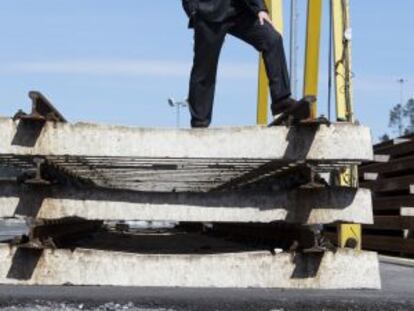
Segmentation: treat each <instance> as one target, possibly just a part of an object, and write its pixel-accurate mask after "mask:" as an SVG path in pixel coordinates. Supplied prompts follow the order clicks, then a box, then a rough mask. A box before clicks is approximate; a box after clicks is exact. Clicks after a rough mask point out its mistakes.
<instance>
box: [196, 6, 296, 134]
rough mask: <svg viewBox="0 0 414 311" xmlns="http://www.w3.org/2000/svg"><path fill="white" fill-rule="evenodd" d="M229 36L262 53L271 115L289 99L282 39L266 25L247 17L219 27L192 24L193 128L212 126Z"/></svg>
mask: <svg viewBox="0 0 414 311" xmlns="http://www.w3.org/2000/svg"><path fill="white" fill-rule="evenodd" d="M227 33H229V34H231V35H233V36H235V37H237V38H239V39H241V40H243V41H245V42H247V43H249V44H250V45H252V46H253V47H255V48H256V49H257V50H258V51H260V52H262V53H263V59H264V63H265V66H266V72H267V76H268V78H269V85H270V93H271V97H272V113H273V114H274V115H275V114H277V113H279V111H278V110H280V109H278V105H277V103H278V101H280V100H282V99H285V98H287V97H289V96H290V95H291V90H290V81H289V74H288V70H287V65H286V57H285V52H284V48H283V39H282V36H281V35H280V34H279V33H278V32H277V31H276V30H275V29H274V28H273V26H272V25H270V24H269V23H265V24H264V25H260V22H259V19H258V18H257V17H255V16H253V15H250V14H238V15H237V16H235V17H231V18H229V19H227V20H226V21H224V22H222V23H209V22H206V21H204V20H202V19H199V18H195V20H194V64H193V69H192V72H191V80H190V94H189V103H190V112H191V117H192V119H191V125H192V126H193V127H207V126H209V125H210V123H211V117H212V111H213V101H214V92H215V85H216V75H217V65H218V61H219V56H220V51H221V48H222V45H223V42H224V39H225V36H226V34H227Z"/></svg>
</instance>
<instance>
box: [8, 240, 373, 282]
mask: <svg viewBox="0 0 414 311" xmlns="http://www.w3.org/2000/svg"><path fill="white" fill-rule="evenodd" d="M17 251H18V250H16V249H11V248H10V247H8V246H3V247H1V248H0V259H1V261H0V262H1V265H0V283H2V284H27V285H33V284H38V285H62V284H73V285H114V286H115V285H116V286H141V287H165V286H167V287H213V288H214V287H220V288H300V289H306V288H307V289H338V288H341V289H346V288H369V289H377V288H380V280H379V266H378V258H377V255H376V254H375V253H370V252H355V251H352V250H341V251H338V252H336V253H329V252H328V253H325V254H324V255H321V256H320V257H318V258H316V257H314V256H312V255H309V256H305V255H297V256H295V257H294V258H293V257H292V256H293V255H291V254H277V255H272V254H271V253H270V252H244V253H229V254H218V255H214V254H212V255H195V254H194V255H173V254H171V255H160V254H153V255H152V254H127V253H117V252H105V251H97V250H87V249H77V250H75V251H70V250H43V251H40V252H38V253H34V254H31V257H30V259H31V260H27V258H28V257H27V254H26V255H25V259H26V260H25V261H19V260H17V259H16V256H19V255H21V256H22V254H17ZM75 263H76V264H75ZM212 267H214V269H212Z"/></svg>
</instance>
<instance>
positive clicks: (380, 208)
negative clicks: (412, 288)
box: [359, 135, 414, 257]
mask: <svg viewBox="0 0 414 311" xmlns="http://www.w3.org/2000/svg"><path fill="white" fill-rule="evenodd" d="M374 153H375V162H372V163H369V164H366V165H363V166H361V167H360V170H359V171H360V182H361V187H364V188H369V189H371V190H372V192H373V203H374V217H375V224H374V225H367V226H364V227H363V228H364V236H363V246H364V248H365V249H369V250H376V251H379V252H381V253H385V254H391V255H401V256H404V257H414V135H407V136H403V137H400V138H397V139H394V140H391V141H387V142H384V143H380V144H377V145H375V146H374Z"/></svg>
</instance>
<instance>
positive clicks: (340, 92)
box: [331, 0, 354, 122]
mask: <svg viewBox="0 0 414 311" xmlns="http://www.w3.org/2000/svg"><path fill="white" fill-rule="evenodd" d="M331 2H332V14H333V21H334V23H333V28H334V29H333V30H334V32H333V33H334V51H335V53H334V59H335V62H334V63H335V82H336V112H337V113H336V114H337V120H338V121H347V122H353V121H354V114H353V102H352V66H351V65H352V64H351V35H352V33H351V27H350V19H349V0H345V1H344V0H334V1H331Z"/></svg>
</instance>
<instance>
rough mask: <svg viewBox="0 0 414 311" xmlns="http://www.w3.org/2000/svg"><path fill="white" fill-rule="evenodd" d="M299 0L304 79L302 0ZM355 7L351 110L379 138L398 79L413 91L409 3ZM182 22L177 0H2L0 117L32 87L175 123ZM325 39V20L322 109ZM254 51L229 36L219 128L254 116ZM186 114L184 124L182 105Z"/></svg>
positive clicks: (186, 42) (147, 121)
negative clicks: (170, 102)
mask: <svg viewBox="0 0 414 311" xmlns="http://www.w3.org/2000/svg"><path fill="white" fill-rule="evenodd" d="M289 2H290V1H288V0H285V11H286V12H285V16H286V17H288V10H289ZM299 2H300V21H301V22H300V32H301V38H300V40H299V44H300V46H301V48H300V51H299V58H300V60H299V68H300V69H299V74H300V80H302V78H301V75H302V72H303V71H302V67H303V54H304V52H303V42H304V39H303V35H304V30H305V29H304V22H305V12H306V10H305V9H306V1H305V0H299ZM325 4H326V7H327V4H328V2H327V1H326V3H325ZM351 6H352V22H353V45H354V49H353V53H354V55H353V64H354V70H353V71H354V73H355V79H354V85H355V105H356V111H357V117H358V119H359V120H360V121H361V123H364V124H366V125H368V126H370V127H371V128H372V129H373V132H374V135H375V137H377V136H379V135H380V134H382V133H383V132H385V131H388V132H390V131H389V130H388V129H387V125H388V112H389V110H390V108H391V107H392V106H393V105H395V104H396V103H398V102H399V86H398V84H397V82H396V80H397V79H398V78H399V77H404V78H406V79H408V82H407V83H406V86H405V97H406V98H407V99H408V97H412V96H413V95H414V60H413V56H414V40H413V39H412V35H411V31H412V30H413V29H414V19H413V18H412V12H414V1H412V0H398V1H390V0H363V1H361V0H353V1H351ZM326 21H327V16H326V15H325V23H326ZM186 25H187V21H186V18H185V15H184V14H183V12H182V9H181V1H179V0H151V1H142V0H123V1H116V0H70V1H69V0H36V1H33V0H1V1H0V38H1V49H0V115H5V116H11V115H13V114H14V113H15V112H16V111H17V110H18V109H20V108H24V109H26V110H29V107H30V103H29V101H28V99H27V92H28V91H29V90H32V89H36V90H40V91H42V92H44V93H45V94H46V95H47V96H48V97H49V98H50V99H51V100H52V102H53V103H55V105H56V106H57V107H58V108H59V109H60V110H61V111H62V112H63V114H64V115H65V116H66V117H67V119H69V120H70V121H72V122H76V121H96V122H105V123H115V124H126V125H134V126H162V127H173V126H175V112H174V111H173V110H172V109H171V108H170V107H169V106H168V105H167V98H168V97H171V96H172V97H174V98H176V99H183V98H185V97H186V94H187V89H188V75H189V70H190V65H191V59H192V32H191V31H190V30H188V29H187V28H186ZM288 32H289V29H288V27H286V32H285V36H286V38H287V37H288ZM326 39H327V28H326V27H325V30H324V44H323V46H324V47H323V49H322V53H321V57H322V59H321V79H320V80H321V82H320V95H319V98H320V113H326V98H327V92H326V90H327V78H326V77H327V62H328V61H327V44H326ZM287 43H288V42H287V41H286V44H287ZM286 48H288V46H286ZM287 52H288V51H287ZM257 58H258V55H257V53H256V51H254V50H253V49H252V48H251V47H250V46H247V45H246V44H244V43H241V42H239V41H237V40H236V39H233V38H231V37H229V38H228V39H227V41H226V44H225V47H224V49H223V53H222V57H221V63H220V64H221V66H220V71H219V76H218V87H217V95H216V105H215V111H214V121H213V124H214V125H215V126H221V125H251V124H254V122H255V116H256V91H257ZM300 84H302V83H301V81H300ZM182 118H183V125H186V126H187V124H188V113H187V111H185V113H183V115H182Z"/></svg>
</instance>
